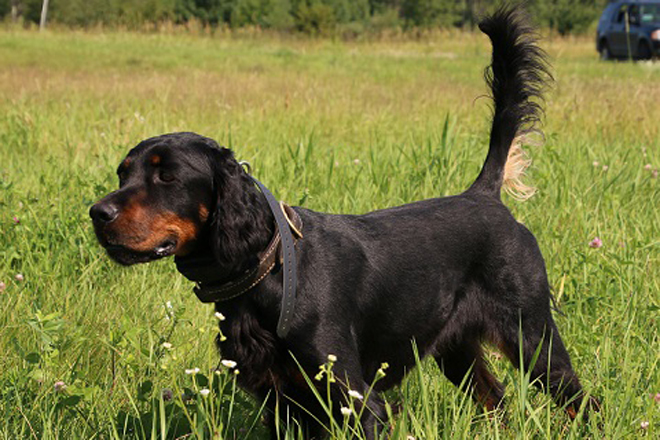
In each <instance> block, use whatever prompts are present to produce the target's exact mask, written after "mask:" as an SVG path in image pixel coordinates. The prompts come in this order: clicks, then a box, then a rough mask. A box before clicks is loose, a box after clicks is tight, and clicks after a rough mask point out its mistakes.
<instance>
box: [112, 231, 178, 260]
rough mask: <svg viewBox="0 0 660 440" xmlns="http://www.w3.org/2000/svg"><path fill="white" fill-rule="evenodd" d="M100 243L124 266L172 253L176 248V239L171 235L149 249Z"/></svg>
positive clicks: (157, 258)
mask: <svg viewBox="0 0 660 440" xmlns="http://www.w3.org/2000/svg"><path fill="white" fill-rule="evenodd" d="M102 245H103V247H104V248H105V250H106V252H107V253H108V255H109V256H110V258H112V259H113V260H114V261H116V262H117V263H119V264H121V265H124V266H130V265H133V264H137V263H148V262H150V261H154V260H159V259H161V258H165V257H169V256H171V255H174V253H175V252H176V248H177V240H176V239H175V238H171V237H170V238H167V239H165V240H163V241H162V242H161V243H160V244H158V245H157V246H155V247H154V248H152V249H149V250H136V249H132V248H130V247H128V246H125V245H123V244H113V243H106V244H103V243H102Z"/></svg>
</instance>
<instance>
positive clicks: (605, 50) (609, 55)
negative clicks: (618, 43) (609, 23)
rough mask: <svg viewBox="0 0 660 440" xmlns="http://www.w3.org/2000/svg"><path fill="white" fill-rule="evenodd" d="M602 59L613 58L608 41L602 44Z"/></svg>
mask: <svg viewBox="0 0 660 440" xmlns="http://www.w3.org/2000/svg"><path fill="white" fill-rule="evenodd" d="M600 59H601V60H603V61H607V60H611V59H612V53H611V52H610V47H609V46H608V45H607V41H603V42H602V43H601V44H600Z"/></svg>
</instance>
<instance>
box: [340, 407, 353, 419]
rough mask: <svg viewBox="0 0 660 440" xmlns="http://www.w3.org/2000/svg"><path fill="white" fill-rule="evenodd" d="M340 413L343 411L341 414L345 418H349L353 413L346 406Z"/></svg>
mask: <svg viewBox="0 0 660 440" xmlns="http://www.w3.org/2000/svg"><path fill="white" fill-rule="evenodd" d="M339 411H341V413H342V415H343V416H344V417H348V416H350V415H351V414H352V413H353V410H352V409H350V408H346V407H345V406H342V407H341V409H340V410H339Z"/></svg>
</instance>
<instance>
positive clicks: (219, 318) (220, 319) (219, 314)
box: [215, 312, 225, 321]
mask: <svg viewBox="0 0 660 440" xmlns="http://www.w3.org/2000/svg"><path fill="white" fill-rule="evenodd" d="M215 317H216V318H218V321H224V320H225V315H223V314H222V313H220V312H215Z"/></svg>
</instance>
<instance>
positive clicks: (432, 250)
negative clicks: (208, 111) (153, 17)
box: [92, 9, 596, 438]
mask: <svg viewBox="0 0 660 440" xmlns="http://www.w3.org/2000/svg"><path fill="white" fill-rule="evenodd" d="M481 29H482V30H483V31H484V32H486V33H487V34H488V35H489V36H490V38H491V40H492V42H493V61H492V74H491V76H489V77H488V78H489V80H488V83H489V85H490V87H491V89H492V93H493V99H494V107H495V111H494V115H493V127H492V131H491V142H490V149H489V152H488V158H487V159H486V162H485V165H484V167H483V170H482V171H481V174H480V175H479V177H478V179H477V180H476V182H475V183H474V184H473V185H472V187H471V188H470V189H469V190H468V191H466V192H465V193H463V194H461V195H457V196H453V197H446V198H437V199H430V200H424V201H420V202H416V203H411V204H408V205H404V206H399V207H395V208H390V209H385V210H380V211H375V212H371V213H368V214H365V215H359V216H353V215H330V214H324V213H318V212H313V211H310V210H308V209H303V208H296V211H297V212H298V213H299V215H300V216H301V218H302V219H303V222H304V230H303V232H304V238H303V239H302V240H300V241H299V243H298V246H299V247H298V261H297V268H298V274H299V277H298V298H297V303H296V310H295V317H294V321H293V323H292V327H291V331H290V332H289V334H288V335H287V337H286V338H285V339H280V338H278V337H277V336H276V331H275V328H276V325H277V319H278V316H279V313H280V301H281V295H282V293H281V292H282V274H281V273H280V269H277V270H275V271H273V272H272V273H271V274H270V275H269V276H268V277H266V278H265V279H264V281H263V282H262V283H261V284H259V285H258V286H257V287H255V288H254V289H253V290H251V291H250V292H248V293H246V294H244V295H242V296H240V297H238V298H235V299H233V300H230V301H228V302H223V303H218V304H217V305H216V309H217V310H218V311H220V312H222V313H223V314H224V315H225V316H226V317H227V320H226V321H225V322H223V323H222V324H221V325H222V329H223V332H224V334H225V335H227V340H226V341H223V342H220V341H219V346H220V350H221V353H222V356H223V357H224V358H226V359H232V360H234V361H236V362H237V363H238V368H239V369H240V374H239V376H238V380H239V383H240V385H241V386H242V387H243V388H245V389H246V390H248V391H250V392H251V393H253V394H254V395H255V396H256V397H257V398H260V399H267V400H268V402H267V406H268V408H269V409H270V411H271V412H274V411H275V408H276V402H279V405H277V407H278V408H280V411H281V414H282V415H287V416H285V417H284V419H286V420H288V416H293V417H294V419H296V420H297V422H298V423H299V424H300V425H301V426H303V428H304V430H305V435H306V437H309V438H312V437H317V438H318V437H322V436H323V434H324V432H323V429H322V427H321V426H320V425H318V424H317V423H316V422H315V421H314V418H315V417H316V418H318V419H319V420H321V421H324V420H326V421H327V419H326V418H325V416H324V412H323V410H322V409H321V407H320V405H319V404H318V402H317V401H316V398H315V397H314V395H313V393H312V392H311V391H310V389H309V387H308V385H307V383H306V382H305V380H304V378H303V376H302V375H301V372H300V370H299V367H298V365H297V364H296V361H297V362H299V363H300V366H301V367H302V368H303V370H304V371H305V373H306V374H307V375H309V376H310V377H314V375H315V374H316V373H317V372H318V368H319V365H321V364H323V363H325V362H326V361H327V357H328V355H329V354H333V355H335V356H336V357H337V359H338V360H337V362H336V364H335V366H334V371H335V373H336V375H337V378H338V381H337V383H336V384H335V386H334V387H333V389H332V393H333V400H334V404H333V408H335V410H336V411H338V409H339V408H340V407H341V406H342V405H345V402H346V391H347V388H350V389H353V390H356V391H358V392H360V393H361V394H363V395H366V393H367V390H368V388H369V386H370V384H371V383H373V382H374V380H375V378H376V374H377V371H378V369H379V367H380V366H381V363H383V362H387V363H389V369H388V370H387V371H386V373H387V375H386V376H385V377H384V378H383V379H382V380H380V381H378V382H377V386H376V389H377V391H382V390H385V389H388V388H390V387H392V386H394V385H396V384H398V383H399V382H400V381H401V379H402V378H403V376H404V375H405V373H406V372H407V371H409V370H410V369H411V368H413V367H414V366H415V355H414V350H413V341H414V344H415V345H416V347H417V350H418V351H419V354H420V356H421V357H424V356H426V355H431V356H433V357H434V358H435V360H436V361H437V362H438V364H439V365H440V367H441V368H442V371H443V372H444V374H445V375H446V376H447V378H449V380H451V381H452V382H453V383H454V384H456V385H459V384H460V383H461V382H462V381H463V379H464V378H465V376H466V375H469V384H470V385H469V388H470V389H472V390H473V391H474V398H475V400H477V401H479V402H481V403H483V404H484V405H485V406H486V407H487V408H489V409H494V408H498V407H499V406H500V405H501V402H502V399H503V392H504V390H503V386H502V384H501V383H500V382H499V381H497V379H495V378H494V377H493V376H492V375H491V374H490V372H489V371H488V369H487V366H486V363H485V361H484V359H483V352H482V348H481V345H482V343H484V342H487V343H490V344H492V345H494V346H495V347H498V348H499V349H500V350H501V351H502V352H503V353H504V354H505V355H506V356H507V357H508V358H509V359H510V360H511V362H513V364H514V365H516V366H518V367H520V366H521V362H522V366H523V367H524V368H526V369H530V363H531V361H532V358H533V355H534V352H535V351H536V349H537V347H541V350H540V356H539V358H538V360H537V362H536V363H535V365H534V366H533V367H531V373H532V379H538V381H537V382H535V383H536V384H537V385H539V386H540V387H541V388H545V387H546V386H548V388H547V389H546V391H548V392H550V394H551V395H552V396H553V397H554V398H555V399H556V400H557V401H558V402H559V403H560V404H562V405H566V408H567V410H568V411H569V414H571V415H572V416H574V415H575V413H576V411H577V409H578V408H579V407H580V405H581V403H582V399H583V392H582V388H581V386H580V383H579V381H578V378H577V376H576V375H575V373H574V371H573V369H572V366H571V362H570V359H569V356H568V353H567V352H566V349H565V348H564V345H563V343H562V341H561V339H560V337H559V332H558V330H557V328H556V326H555V323H554V321H553V319H552V315H551V312H550V299H551V295H550V288H549V285H548V280H547V276H546V270H545V264H544V261H543V257H542V256H541V253H540V251H539V248H538V245H537V243H536V240H535V239H534V236H533V235H532V234H531V232H529V231H528V230H527V228H526V227H525V226H523V225H522V224H520V223H518V222H516V220H515V219H514V218H513V217H512V215H511V213H510V212H509V210H508V209H507V208H506V207H505V206H504V205H503V204H502V203H501V201H500V199H499V195H500V188H501V185H502V173H503V171H502V170H503V167H504V165H505V162H506V158H507V154H508V150H509V146H510V145H511V142H512V140H513V139H514V137H515V136H516V135H518V134H520V132H522V131H525V130H529V129H531V128H532V127H533V124H534V122H535V121H536V120H537V119H538V115H539V112H540V110H541V109H540V107H539V104H538V103H537V102H535V101H534V99H537V98H540V95H541V91H542V88H543V86H544V78H545V77H546V76H547V75H546V73H547V69H546V67H545V66H546V64H545V61H544V57H543V53H542V52H541V50H540V49H539V48H538V47H537V46H536V45H535V43H534V40H533V37H532V34H531V30H530V28H529V27H528V26H527V25H526V24H524V21H523V20H522V18H521V17H520V15H519V12H517V11H516V10H514V9H502V10H500V11H499V12H497V13H495V14H494V15H493V16H492V17H490V18H488V19H486V20H484V22H483V23H482V24H481ZM155 152H157V153H158V155H159V158H160V159H162V163H161V164H160V165H158V167H159V169H160V172H163V170H165V171H168V170H169V171H171V172H172V173H174V177H175V179H176V180H175V181H174V182H171V181H170V182H168V183H167V185H169V186H167V185H166V184H163V183H162V182H161V183H159V181H158V179H157V178H154V177H153V173H155V172H156V171H153V170H152V168H153V167H151V168H150V165H148V163H149V161H150V160H151V161H152V162H153V160H154V159H153V155H154V154H155ZM128 157H129V158H131V165H130V167H132V168H130V170H129V171H127V172H128V175H127V176H125V177H124V180H123V183H122V187H121V188H120V189H119V190H118V191H116V192H115V193H112V194H111V195H109V196H108V197H106V198H104V199H103V200H102V201H101V202H99V203H98V204H97V205H95V207H93V208H92V211H93V212H92V217H93V218H94V222H95V226H96V230H97V234H98V235H99V239H100V241H101V243H102V244H104V245H106V244H107V243H108V242H112V243H119V245H121V246H123V247H124V251H125V252H129V253H130V252H131V245H130V243H132V242H133V241H135V240H136V239H134V238H133V239H131V237H128V238H125V237H123V236H122V233H125V234H129V233H133V232H132V231H134V230H138V229H139V228H133V227H132V226H131V225H128V226H126V225H124V226H122V228H114V227H113V224H114V222H116V221H120V222H121V219H122V217H121V216H122V212H123V211H124V210H128V208H125V206H127V205H126V204H127V203H128V202H127V200H129V199H130V197H128V196H126V194H137V193H139V190H138V188H142V187H144V188H147V190H146V192H147V194H148V197H147V200H146V201H143V202H141V203H143V204H146V205H145V206H147V205H148V206H151V207H152V208H150V209H152V211H153V210H158V209H159V210H160V211H158V214H154V215H155V216H156V217H158V218H160V217H162V215H164V214H162V212H168V213H169V212H174V213H176V217H175V218H176V219H178V220H177V221H181V222H183V223H181V224H184V225H187V226H186V227H190V228H193V227H194V229H195V230H196V231H197V233H196V235H195V237H194V238H193V239H186V240H184V239H183V238H182V237H183V236H182V235H181V234H178V233H176V231H175V232H172V236H171V237H170V238H169V239H168V240H170V241H171V242H174V243H176V246H174V247H171V246H169V247H167V246H164V245H159V246H160V247H159V248H158V249H160V250H162V249H167V250H168V252H169V253H175V254H177V258H189V257H197V256H199V255H204V254H206V255H214V257H215V262H216V265H217V270H218V272H219V273H224V274H226V276H227V278H228V279H229V278H232V277H235V276H238V275H239V274H240V273H241V272H242V271H243V270H245V269H246V268H249V267H251V266H252V265H254V264H255V262H256V254H257V253H258V252H259V251H261V250H262V249H263V248H265V246H266V245H267V243H268V242H269V241H270V239H271V237H272V234H273V229H274V227H273V219H272V215H271V214H270V212H269V210H268V207H267V205H266V202H265V199H263V197H262V195H261V194H260V193H259V191H258V190H257V189H255V186H254V185H253V183H252V182H251V181H250V179H249V177H248V176H247V175H246V174H245V172H244V170H243V169H242V168H241V166H240V165H239V164H238V163H237V162H236V160H235V159H234V157H233V155H232V153H231V152H230V151H229V150H227V149H219V148H218V147H217V145H216V144H215V142H213V141H212V140H210V139H208V138H203V137H201V136H198V135H195V134H192V133H179V134H171V135H164V136H160V137H157V138H153V139H150V140H148V141H145V142H143V143H141V144H140V145H139V146H138V147H136V148H135V149H134V150H133V151H131V153H130V154H129V156H128ZM168 164H169V165H168ZM168 167H170V168H168ZM150 170H151V171H150ZM172 170H174V171H172ZM125 172H126V171H125ZM141 182H142V183H141ZM145 182H146V183H145ZM153 182H156V183H153ZM141 185H142V186H141ZM167 188H170V189H169V190H168V189H167ZM168 191H169V192H168ZM152 193H157V194H161V193H163V194H167V196H164V195H158V196H157V197H156V196H154V197H155V199H154V200H158V201H157V202H151V199H150V197H151V194H152ZM191 204H193V205H194V206H190V205H191ZM154 206H155V207H154ZM200 206H201V207H202V208H203V209H201V211H204V210H205V209H206V210H208V211H209V212H210V213H211V214H210V217H209V218H205V216H204V215H201V214H200V215H195V214H194V212H195V210H200ZM132 209H134V208H132ZM114 211H118V212H119V215H118V220H114V219H112V215H110V214H109V213H112V212H114ZM150 212H151V211H150ZM154 212H156V211H154ZM168 215H169V214H168ZM159 216H160V217H159ZM182 219H183V220H182ZM184 220H185V222H184ZM145 222H146V223H145V224H147V223H149V222H148V221H145ZM142 229H144V227H143V228H142ZM142 229H139V230H142ZM184 241H185V243H184V244H185V246H184V244H182V243H183V242H184ZM150 242H154V243H157V242H158V240H156V239H153V240H151V241H150ZM109 252H110V250H109ZM166 253H167V252H166ZM110 254H111V255H113V253H112V252H110ZM159 256H163V252H160V253H159V254H158V255H157V256H155V257H154V258H156V257H159ZM152 259H153V258H152ZM139 261H143V260H139ZM122 262H124V263H126V261H122ZM520 331H522V335H523V337H522V359H520V356H519V334H520ZM550 346H551V347H552V350H551V351H550ZM294 357H295V360H294ZM548 373H549V374H548ZM592 403H593V405H596V403H595V401H592ZM364 404H365V405H367V407H368V408H367V410H366V411H364V412H363V416H362V419H361V423H362V425H363V427H364V429H365V432H366V433H367V436H368V437H369V438H375V437H376V436H377V433H379V432H381V431H382V430H383V428H384V424H385V423H386V413H385V409H384V406H383V403H382V401H381V400H380V398H379V397H378V396H377V393H374V394H373V395H372V397H371V398H369V399H368V401H366V402H364ZM300 406H303V407H304V408H305V410H301V409H300ZM308 412H309V413H308ZM310 414H312V415H313V416H312V415H310ZM335 416H336V417H338V418H341V415H339V414H335ZM286 420H285V421H283V424H284V425H286ZM273 423H274V422H273ZM273 426H274V425H273ZM273 429H274V428H273ZM273 436H276V433H275V432H274V431H273Z"/></svg>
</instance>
